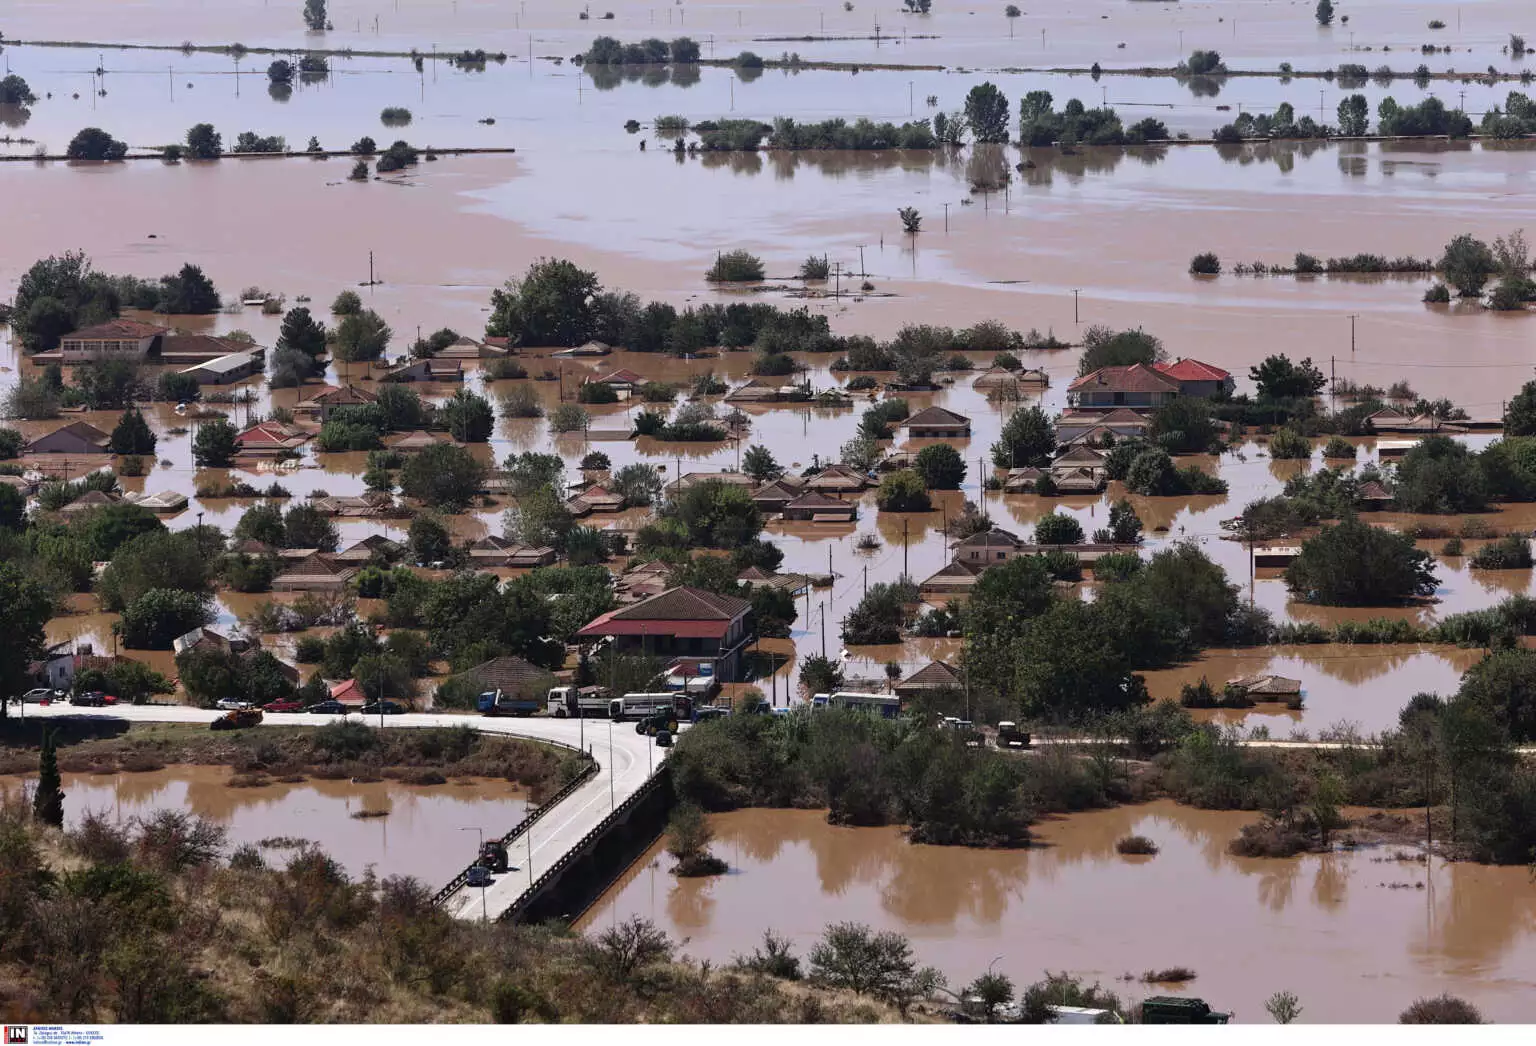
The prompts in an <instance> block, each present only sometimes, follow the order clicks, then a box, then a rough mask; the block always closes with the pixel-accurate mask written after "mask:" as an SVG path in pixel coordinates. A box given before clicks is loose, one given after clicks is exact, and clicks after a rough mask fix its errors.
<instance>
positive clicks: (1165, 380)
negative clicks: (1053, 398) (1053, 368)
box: [1067, 363, 1179, 392]
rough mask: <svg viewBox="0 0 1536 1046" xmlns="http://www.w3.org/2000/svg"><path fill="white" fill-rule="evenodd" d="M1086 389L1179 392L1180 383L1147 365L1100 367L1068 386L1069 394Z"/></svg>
mask: <svg viewBox="0 0 1536 1046" xmlns="http://www.w3.org/2000/svg"><path fill="white" fill-rule="evenodd" d="M1085 389H1106V390H1110V391H1113V392H1178V391H1179V383H1178V382H1177V381H1175V380H1174V379H1173V378H1170V377H1168V376H1167V375H1164V374H1159V373H1158V372H1157V371H1155V370H1153V369H1152V368H1151V367H1148V366H1147V365H1146V364H1145V363H1133V364H1131V365H1130V366H1129V367H1100V368H1099V369H1098V370H1096V371H1094V372H1093V373H1091V374H1084V375H1083V376H1082V377H1081V378H1078V379H1077V380H1076V381H1074V382H1073V383H1072V384H1070V385H1068V386H1067V391H1068V392H1082V391H1084V390H1085Z"/></svg>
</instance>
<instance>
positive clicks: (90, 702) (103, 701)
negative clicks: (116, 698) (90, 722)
mask: <svg viewBox="0 0 1536 1046" xmlns="http://www.w3.org/2000/svg"><path fill="white" fill-rule="evenodd" d="M69 703H70V704H72V705H79V706H80V707H81V708H104V707H106V705H107V704H108V702H107V695H106V694H104V693H102V692H101V691H100V690H87V691H86V692H85V693H83V694H76V695H75V696H74V697H72V698H70V699H69Z"/></svg>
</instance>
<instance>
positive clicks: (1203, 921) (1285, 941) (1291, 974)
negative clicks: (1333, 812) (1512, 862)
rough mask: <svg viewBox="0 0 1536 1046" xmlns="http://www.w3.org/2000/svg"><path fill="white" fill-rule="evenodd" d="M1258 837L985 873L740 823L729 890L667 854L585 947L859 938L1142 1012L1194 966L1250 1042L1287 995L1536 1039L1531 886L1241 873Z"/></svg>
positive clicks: (1390, 872) (964, 969) (1114, 820)
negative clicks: (1051, 974) (1471, 1009)
mask: <svg viewBox="0 0 1536 1046" xmlns="http://www.w3.org/2000/svg"><path fill="white" fill-rule="evenodd" d="M1251 819H1252V815H1249V814H1242V813H1217V812H1210V811H1197V810H1191V809H1187V808H1182V807H1178V806H1175V805H1174V804H1172V803H1166V802H1159V803H1153V804H1149V805H1146V806H1140V807H1129V808H1122V809H1116V810H1108V811H1100V812H1095V813H1089V814H1079V815H1074V816H1072V817H1068V818H1063V819H1060V820H1056V821H1051V822H1047V823H1045V824H1043V825H1041V826H1040V829H1039V836H1040V846H1038V847H1036V848H1034V849H1031V850H1028V851H976V850H964V849H960V848H949V847H930V846H914V845H911V844H909V843H907V842H906V841H905V840H904V839H902V837H901V835H900V833H899V832H898V831H896V830H895V829H870V828H834V827H831V826H828V825H827V824H826V823H825V815H824V814H822V813H820V812H816V811H787V810H749V811H740V812H736V813H731V814H724V815H720V816H717V817H715V818H714V819H713V823H714V826H715V829H716V831H717V833H718V837H717V839H716V842H715V845H714V849H715V852H716V853H718V854H719V855H720V856H721V857H723V858H725V859H726V860H727V861H728V862H729V863H730V864H731V866H732V872H731V873H730V874H729V875H726V876H722V877H718V878H713V879H702V880H700V879H695V880H678V879H676V878H674V877H673V876H672V875H671V874H670V873H669V872H668V870H667V869H668V868H669V866H670V859H669V858H668V857H667V856H666V854H665V853H664V852H661V851H660V850H659V849H657V850H653V851H652V852H651V853H649V854H648V855H647V856H646V857H645V858H643V859H642V860H641V861H640V862H638V863H637V864H636V866H635V867H634V868H633V869H632V870H631V871H630V873H629V874H627V875H626V876H625V878H624V879H623V880H621V881H620V883H619V884H618V885H616V886H615V887H614V888H613V889H612V890H610V891H609V893H608V894H607V895H606V896H605V897H604V898H603V899H602V901H601V902H600V903H599V904H598V906H597V907H596V908H594V909H593V911H592V912H591V913H589V915H588V916H587V917H586V919H585V920H584V922H583V925H584V926H585V927H586V928H589V929H595V928H601V927H604V926H608V925H610V924H612V923H614V922H616V921H618V920H622V919H625V918H629V917H631V916H636V915H638V916H642V917H644V918H647V919H651V920H654V921H655V922H656V923H657V924H658V925H660V926H662V927H663V928H665V929H666V930H667V931H668V932H669V933H670V934H672V935H673V937H674V938H678V939H681V938H688V944H687V945H686V951H688V952H689V953H690V954H692V955H695V956H699V957H701V958H709V959H713V960H716V961H724V960H728V959H730V958H731V957H732V956H733V955H736V954H739V953H743V952H750V951H751V950H752V949H753V948H754V947H755V946H757V945H758V944H760V943H761V938H762V933H763V931H764V930H767V929H773V930H775V931H776V932H778V933H780V934H783V935H785V936H787V937H789V938H790V939H791V940H792V941H793V942H794V944H795V948H796V950H797V951H798V952H799V953H800V954H802V955H804V954H805V953H806V952H808V951H809V949H810V947H811V945H812V944H813V943H814V941H815V940H816V938H817V936H818V935H819V933H820V931H821V928H822V927H823V926H824V925H825V924H827V923H830V922H835V921H841V920H855V921H859V922H864V923H868V924H870V925H872V926H874V927H876V928H878V929H883V930H885V929H888V930H894V931H897V932H899V933H902V934H905V935H907V936H908V937H910V938H911V939H912V942H913V945H914V947H915V949H916V951H917V954H918V956H919V957H920V959H921V961H923V962H926V963H931V964H933V965H936V966H938V967H939V968H941V969H942V970H943V971H944V972H945V973H946V974H947V975H948V977H949V980H950V983H951V984H952V985H955V984H963V983H965V982H967V981H969V980H970V979H971V978H973V977H975V976H977V975H979V974H981V973H983V972H985V971H986V969H987V968H988V965H989V963H991V962H992V961H993V957H994V956H997V957H999V958H998V959H997V962H996V969H997V970H999V971H1004V972H1006V973H1008V975H1009V976H1011V977H1013V979H1014V981H1015V983H1019V982H1024V983H1028V982H1030V981H1033V980H1037V979H1039V978H1041V977H1042V976H1043V975H1044V971H1046V970H1054V971H1060V970H1068V971H1071V972H1072V973H1074V974H1076V975H1079V976H1082V977H1086V978H1087V979H1088V980H1090V981H1092V980H1098V981H1101V982H1103V983H1104V984H1105V985H1106V986H1107V987H1109V988H1111V990H1114V991H1116V992H1118V993H1120V994H1121V995H1122V997H1128V998H1131V999H1136V998H1140V997H1142V996H1144V995H1150V994H1166V993H1167V990H1168V989H1167V987H1166V986H1157V987H1155V988H1153V987H1151V986H1147V985H1143V984H1141V983H1139V982H1138V981H1131V982H1120V981H1119V980H1118V978H1121V977H1122V976H1124V975H1127V974H1129V975H1131V976H1132V977H1134V978H1139V977H1140V975H1141V973H1142V971H1144V970H1147V969H1149V968H1163V967H1167V966H1171V965H1184V966H1189V967H1191V968H1193V969H1194V970H1195V971H1196V973H1197V974H1198V977H1197V978H1196V980H1194V981H1192V982H1190V983H1189V985H1188V986H1187V988H1186V990H1187V991H1188V992H1190V993H1191V994H1194V995H1198V996H1200V997H1203V998H1204V999H1206V1000H1207V1001H1209V1002H1210V1003H1211V1004H1212V1005H1213V1006H1217V1007H1219V1008H1222V1009H1231V1010H1235V1011H1236V1019H1237V1020H1239V1021H1242V1022H1245V1023H1267V1022H1268V1018H1267V1017H1266V1016H1265V1013H1264V1009H1263V1001H1264V1000H1265V999H1266V998H1268V997H1269V996H1270V995H1271V994H1273V993H1274V992H1276V991H1280V990H1289V991H1293V992H1295V993H1296V994H1297V995H1298V996H1300V998H1301V1002H1302V1006H1303V1008H1304V1012H1303V1015H1302V1018H1301V1019H1302V1020H1303V1021H1309V1022H1344V1021H1355V1022H1361V1021H1371V1022H1381V1023H1390V1022H1392V1021H1393V1020H1395V1018H1396V1015H1397V1014H1398V1012H1399V1011H1401V1010H1402V1009H1403V1008H1404V1007H1405V1006H1407V1005H1408V1004H1409V1003H1410V1002H1412V1001H1413V1000H1414V999H1415V998H1418V997H1420V996H1425V995H1438V994H1440V993H1441V992H1450V993H1452V994H1455V995H1459V996H1462V997H1464V998H1467V999H1470V1000H1472V1001H1473V1002H1474V1003H1475V1004H1476V1005H1477V1006H1479V1007H1480V1008H1481V1009H1482V1011H1483V1013H1484V1015H1485V1016H1487V1017H1488V1018H1490V1019H1492V1020H1495V1021H1499V1022H1509V1021H1520V1022H1528V1021H1531V1020H1533V1019H1536V1009H1533V1003H1532V999H1533V995H1532V988H1533V987H1536V920H1533V916H1536V887H1533V886H1532V885H1531V883H1530V881H1529V877H1528V876H1527V875H1526V871H1525V869H1523V868H1502V869H1501V868H1484V867H1477V866H1471V865H1453V864H1444V863H1442V862H1435V863H1434V865H1433V867H1432V868H1427V867H1426V866H1425V865H1424V864H1422V863H1419V862H1417V861H1408V862H1400V861H1394V860H1391V857H1392V855H1393V854H1394V853H1397V852H1405V851H1401V848H1380V849H1364V850H1359V851H1355V852H1348V853H1334V854H1328V855H1325V856H1309V857H1302V858H1298V859H1293V860H1253V859H1239V858H1235V857H1232V856H1230V855H1228V854H1227V853H1226V845H1227V843H1228V842H1229V841H1230V840H1231V839H1232V838H1233V837H1234V836H1235V835H1236V834H1237V832H1238V830H1239V829H1240V827H1241V826H1242V825H1243V824H1244V823H1246V822H1247V821H1249V820H1251ZM1131 833H1137V834H1141V835H1145V836H1148V837H1150V838H1152V839H1153V840H1154V841H1156V842H1157V844H1158V845H1159V846H1160V847H1161V851H1162V852H1161V853H1160V854H1158V856H1156V857H1154V858H1150V859H1148V858H1141V857H1137V858H1127V857H1121V856H1119V855H1118V854H1116V853H1115V850H1114V843H1115V840H1116V839H1118V838H1120V837H1121V836H1124V835H1127V834H1131Z"/></svg>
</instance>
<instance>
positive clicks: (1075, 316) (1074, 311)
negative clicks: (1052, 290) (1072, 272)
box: [1072, 287, 1082, 323]
mask: <svg viewBox="0 0 1536 1046" xmlns="http://www.w3.org/2000/svg"><path fill="white" fill-rule="evenodd" d="M1079 293H1081V292H1080V289H1079V288H1077V287H1073V288H1072V322H1073V323H1081V322H1082V320H1080V319H1078V312H1077V296H1078V294H1079Z"/></svg>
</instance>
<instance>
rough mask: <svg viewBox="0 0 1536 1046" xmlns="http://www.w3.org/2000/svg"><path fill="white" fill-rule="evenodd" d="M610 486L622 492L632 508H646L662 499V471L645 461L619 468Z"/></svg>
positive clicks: (618, 492)
mask: <svg viewBox="0 0 1536 1046" xmlns="http://www.w3.org/2000/svg"><path fill="white" fill-rule="evenodd" d="M609 486H610V488H611V489H612V490H613V492H614V493H616V494H622V495H623V496H624V500H625V501H627V502H628V503H629V505H630V507H631V508H644V507H646V506H647V505H652V504H655V503H656V502H657V501H659V500H661V490H662V486H661V473H660V472H657V471H656V466H654V465H647V464H646V463H645V462H643V461H637V462H635V463H634V464H632V465H625V466H624V467H623V468H621V469H619V471H617V472H615V473H614V474H613V479H612V481H611V483H610V484H609Z"/></svg>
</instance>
